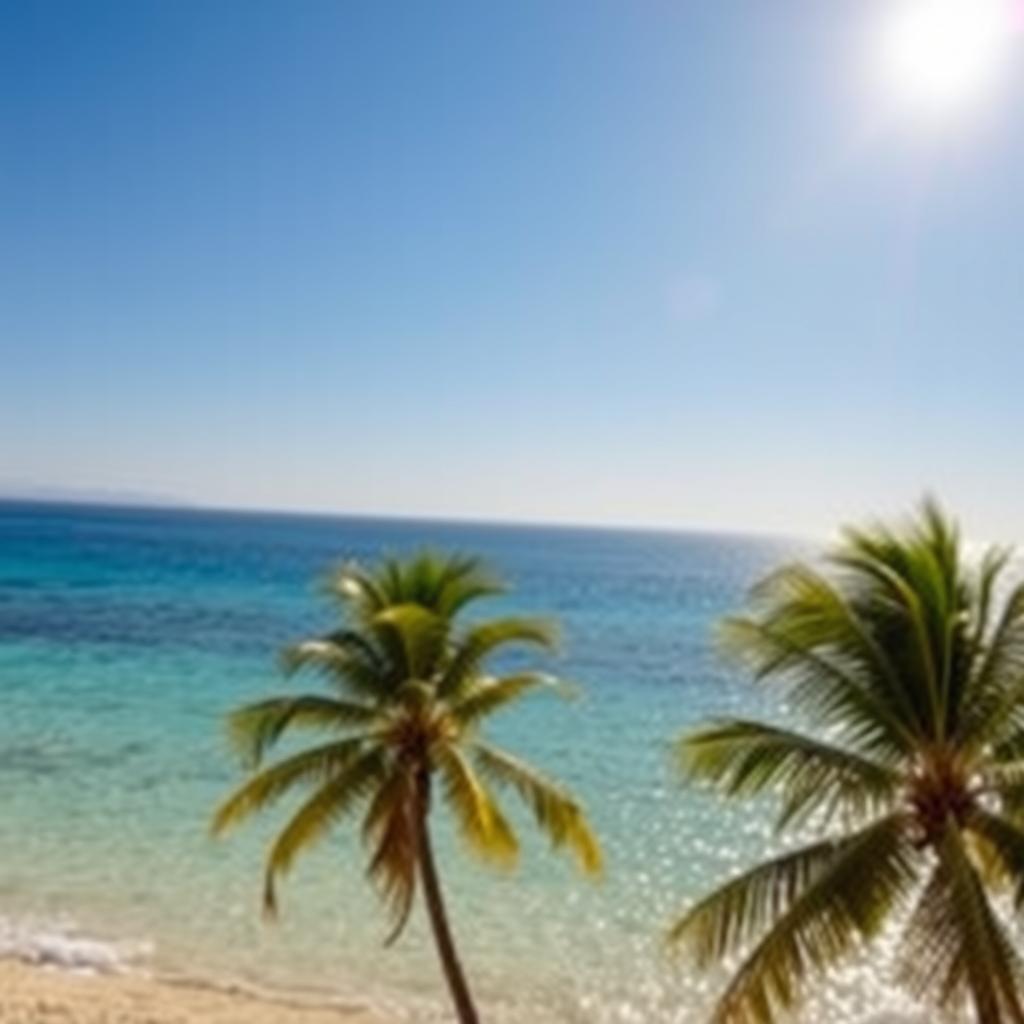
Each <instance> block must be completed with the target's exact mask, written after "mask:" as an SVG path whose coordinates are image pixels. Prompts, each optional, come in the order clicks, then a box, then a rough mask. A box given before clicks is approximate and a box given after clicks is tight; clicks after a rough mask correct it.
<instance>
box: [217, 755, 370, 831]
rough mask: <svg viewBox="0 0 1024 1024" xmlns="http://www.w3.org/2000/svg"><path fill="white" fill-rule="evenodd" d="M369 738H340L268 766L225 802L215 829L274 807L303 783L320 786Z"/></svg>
mask: <svg viewBox="0 0 1024 1024" xmlns="http://www.w3.org/2000/svg"><path fill="white" fill-rule="evenodd" d="M366 742H367V741H366V738H365V737H363V736H355V737H352V738H351V739H344V740H336V741H335V742H333V743H326V744H324V745H323V746H319V747H313V748H312V749H311V750H304V751H303V752H302V753H300V754H294V755H293V756H291V757H288V758H285V760H283V761H279V762H278V763H277V764H274V765H271V766H270V767H268V768H264V769H263V770H262V771H261V772H258V773H257V774H256V775H254V776H253V777H252V778H250V779H248V780H247V781H246V782H245V783H243V784H242V786H240V787H239V788H238V789H237V790H236V791H235V792H234V793H233V794H232V795H231V796H230V797H228V799H227V800H226V801H225V802H224V803H223V804H221V806H220V808H219V809H218V811H217V813H216V814H215V815H214V818H213V823H212V826H211V829H212V831H213V833H214V835H220V834H222V833H223V832H226V831H227V830H228V829H229V828H232V827H233V826H235V825H237V824H239V823H240V822H242V821H244V820H245V819H246V818H248V817H250V816H251V815H252V814H254V813H256V812H257V811H262V810H266V809H267V808H268V807H271V806H273V804H275V803H276V802H277V801H278V800H279V799H280V798H281V797H282V796H284V795H285V794H286V793H288V792H290V791H291V790H293V789H296V788H298V787H300V786H310V785H319V784H322V783H323V782H326V781H328V780H329V779H332V778H334V777H336V776H337V775H338V774H339V773H341V772H343V771H344V770H345V769H346V768H347V767H348V766H349V765H350V764H352V762H353V761H354V760H355V759H356V758H357V757H358V756H359V754H360V753H361V752H362V750H363V747H364V745H365V744H366Z"/></svg>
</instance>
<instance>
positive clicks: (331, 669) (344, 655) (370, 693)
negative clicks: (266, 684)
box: [280, 628, 395, 700]
mask: <svg viewBox="0 0 1024 1024" xmlns="http://www.w3.org/2000/svg"><path fill="white" fill-rule="evenodd" d="M280 660H281V667H282V669H283V670H284V671H285V673H287V674H288V675H293V674H294V673H296V672H298V671H300V670H302V669H313V670H314V671H317V672H319V673H321V674H322V675H324V676H326V677H327V679H328V680H330V681H331V682H332V683H334V684H335V685H336V686H338V687H339V688H340V689H341V690H342V691H343V692H346V693H350V694H353V695H355V696H357V697H360V698H363V699H370V700H381V699H383V698H384V697H386V696H387V693H388V691H389V688H390V684H391V683H392V682H393V679H394V675H395V673H394V668H393V666H391V665H389V664H388V663H387V662H386V660H385V659H384V657H383V655H382V654H381V652H379V651H378V650H377V649H376V648H375V647H374V645H373V643H372V642H371V640H370V639H369V638H368V637H367V636H366V635H364V634H362V633H360V632H357V631H356V630H353V629H348V628H345V629H338V630H335V631H334V632H333V633H329V634H327V635H326V636H323V637H317V638H315V639H311V640H303V641H300V642H299V643H296V644H292V645H290V646H289V647H286V648H285V649H284V650H283V651H282V652H281V658H280Z"/></svg>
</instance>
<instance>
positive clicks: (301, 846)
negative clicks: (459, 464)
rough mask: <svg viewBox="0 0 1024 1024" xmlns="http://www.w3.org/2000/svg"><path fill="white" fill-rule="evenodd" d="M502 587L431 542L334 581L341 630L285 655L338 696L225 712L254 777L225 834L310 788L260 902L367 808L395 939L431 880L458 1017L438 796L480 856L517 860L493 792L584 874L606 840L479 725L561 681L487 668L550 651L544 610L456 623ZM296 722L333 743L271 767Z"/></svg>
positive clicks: (222, 820) (469, 1014) (463, 986)
mask: <svg viewBox="0 0 1024 1024" xmlns="http://www.w3.org/2000/svg"><path fill="white" fill-rule="evenodd" d="M501 589H502V587H501V585H500V584H499V583H498V582H497V581H496V580H495V579H493V578H492V577H491V576H490V575H488V574H487V573H486V572H485V571H484V570H483V569H482V567H481V566H480V564H479V563H478V562H477V561H476V560H474V559H470V558H461V557H448V558H446V557H440V556H436V555H431V554H423V555H420V556H417V557H414V558H412V559H409V560H407V561H398V560H387V561H384V562H383V563H382V564H381V565H380V566H379V567H378V568H376V569H375V570H373V571H365V570H363V569H360V568H358V567H356V566H349V567H346V568H344V569H342V570H341V571H339V572H338V573H336V574H335V575H334V576H333V577H332V578H331V580H330V581H329V584H328V591H329V594H330V595H331V596H332V597H333V598H334V599H335V600H336V602H337V603H338V605H339V610H340V612H341V613H342V623H341V624H340V626H339V628H337V629H336V630H334V631H333V632H330V633H328V634H327V635H325V636H321V637H318V638H316V639H311V640H306V641H304V642H302V643H299V644H297V645H296V646H294V647H292V648H290V649H288V650H287V651H286V652H285V654H284V664H285V667H286V669H287V670H288V671H289V672H294V671H297V670H300V669H310V670H315V671H319V672H320V673H321V674H322V676H323V677H325V679H326V682H327V684H328V692H327V693H325V694H308V695H302V696H282V697H274V698H271V699H269V700H262V701H259V702H257V703H255V704H249V705H248V706H246V707H243V708H241V709H240V710H238V711H237V712H235V713H234V714H233V715H232V716H231V719H230V732H231V735H232V737H233V739H234V741H235V743H236V744H237V745H238V746H239V748H240V750H241V752H242V754H243V755H244V756H245V757H246V758H247V759H248V761H249V762H250V764H251V766H252V768H253V769H254V770H255V774H254V775H252V777H251V778H249V779H248V780H247V781H246V782H245V784H244V785H243V786H242V787H241V788H240V789H239V790H238V791H237V792H236V793H235V794H234V795H233V796H231V797H230V798H229V799H228V800H227V802H226V803H224V804H223V806H221V808H220V809H219V811H218V812H217V815H216V817H215V820H214V825H213V827H214V831H215V832H216V833H221V832H223V831H224V830H225V829H228V828H229V827H231V826H233V825H236V824H237V823H239V822H241V821H242V820H243V819H246V818H248V817H249V816H250V815H252V814H254V813H255V812H257V811H264V810H266V809H268V808H270V807H271V806H272V805H274V804H276V803H277V802H278V800H279V799H281V798H282V797H284V796H285V795H286V794H289V793H291V792H293V791H295V790H302V791H306V796H305V800H304V802H303V803H302V804H301V805H300V806H299V808H298V810H297V811H296V812H295V813H294V816H293V817H292V818H291V819H290V820H289V821H288V823H287V825H286V826H285V827H284V829H283V831H282V832H281V833H280V834H279V835H278V837H277V839H276V841H275V842H274V843H273V845H272V847H271V849H270V852H269V856H268V859H267V865H266V874H265V885H264V903H265V907H266V909H267V911H268V912H271V913H273V912H274V911H275V910H276V906H277V895H276V882H277V880H278V879H279V878H280V877H281V876H283V875H284V874H286V873H287V872H288V870H289V869H290V868H291V867H292V865H293V863H294V862H295V859H296V857H297V856H298V855H299V854H301V853H303V852H304V851H306V850H308V849H309V848H310V847H312V846H313V845H314V844H315V843H317V842H319V841H321V840H323V839H325V838H326V837H327V836H328V834H329V833H330V832H331V831H332V830H333V829H335V828H336V827H338V826H340V825H341V824H343V823H344V822H345V821H346V820H347V819H356V818H357V817H358V818H360V819H361V832H362V837H363V839H364V841H365V843H366V845H367V849H368V863H367V868H366V873H367V876H368V878H369V879H370V881H371V882H372V883H373V884H374V885H375V887H376V889H377V890H378V892H379V894H380V896H381V897H382V898H383V901H384V903H385V904H386V906H387V908H388V910H389V911H390V915H391V931H390V934H389V936H388V939H387V941H388V943H391V942H393V941H394V940H395V939H396V938H397V937H398V936H399V935H400V934H401V932H402V930H403V928H404V927H405V924H406V922H407V920H408V918H409V914H410V911H411V910H412V907H413V903H414V897H415V895H416V892H417V888H418V887H419V886H422V890H423V897H424V901H425V905H426V910H427V914H428V917H429V920H430V924H431V927H432V930H433V935H434V939H435V942H436V945H437V949H438V953H439V956H440V960H441V964H442V967H443V970H444V974H445V977H446V980H447V983H448V986H449V989H450V991H451V996H452V999H453V1001H454V1004H455V1008H456V1011H457V1014H458V1018H459V1020H460V1021H461V1022H462V1024H475V1022H476V1021H477V1020H478V1017H477V1013H476V1010H475V1008H474V1004H473V1000H472V997H471V994H470V990H469V986H468V984H467V981H466V977H465V974H464V972H463V969H462V965H461V963H460V961H459V957H458V954H457V952H456V949H455V943H454V939H453V936H452V932H451V928H450V926H449V922H448V915H447V912H446V909H445V903H444V898H443V895H442V890H441V884H440V881H439V877H438V869H437V864H436V861H435V856H434V848H433V844H432V841H431V831H430V821H431V812H432V810H433V809H434V807H435V804H437V803H439V802H440V803H442V804H444V805H445V806H446V807H447V809H448V810H449V811H450V812H451V814H452V815H453V817H454V820H455V823H456V825H457V827H458V830H459V832H460V834H461V836H462V838H463V839H464V840H465V842H466V845H467V846H468V847H469V849H470V850H471V851H472V852H473V853H475V854H477V855H479V856H480V857H482V858H483V859H484V860H486V861H489V862H491V863H494V864H497V865H501V866H510V865H512V864H514V863H515V861H516V858H517V854H518V852H519V843H518V841H517V838H516V834H515V831H514V829H513V827H512V825H511V823H510V822H509V820H508V818H507V817H506V816H505V812H504V811H503V810H502V808H501V805H500V803H499V800H498V792H499V791H501V790H511V791H512V792H513V793H515V794H516V795H517V796H519V797H520V798H521V799H522V800H523V801H525V803H526V805H527V806H528V808H529V810H530V811H531V812H532V814H533V816H534V818H535V819H536V822H537V825H538V826H539V827H540V829H541V830H542V831H543V832H545V833H546V834H547V836H548V837H549V838H550V840H551V843H552V845H553V846H554V847H564V848H566V849H568V850H569V851H570V852H572V853H573V854H575V856H576V858H577V860H578V861H579V864H580V865H581V867H582V868H583V869H584V870H585V871H587V872H592V873H593V872H597V871H599V869H600V865H601V855H600V851H599V847H598V844H597V841H596V840H595V838H594V836H593V834H592V833H591V831H590V828H589V827H588V825H587V822H586V819H585V817H584V815H583V812H582V810H581V809H580V806H579V804H578V803H577V802H576V801H575V800H574V799H573V798H572V797H571V796H570V795H569V794H568V792H567V791H566V790H565V789H563V788H562V787H561V786H559V785H557V784H555V783H554V782H552V781H550V780H548V779H547V778H546V777H545V776H543V775H542V774H540V773H539V772H538V771H536V770H535V769H534V768H532V767H530V766H529V765H527V764H526V763H525V762H523V761H521V760H520V759H518V758H516V757H514V756H513V755H512V754H510V753H508V752H506V751H505V750H502V749H499V748H498V747H496V746H493V745H492V744H490V743H488V742H486V740H485V739H484V738H483V736H482V732H481V729H482V726H483V725H484V723H485V722H486V720H487V719H488V718H489V717H490V716H491V715H493V714H494V713H495V712H498V711H500V710H502V709H503V708H505V707H507V706H508V705H510V704H512V703H514V702H515V701H517V700H519V699H520V698H522V697H524V696H525V695H527V694H529V693H531V692H534V691H538V690H546V689H552V688H553V687H555V688H557V687H558V684H557V683H556V682H555V681H554V680H552V678H551V677H550V676H548V675H545V674H544V673H542V672H538V671H534V670H526V669H524V670H516V671H513V672H511V673H508V674H492V673H490V672H489V671H488V669H487V665H488V662H489V661H490V660H491V659H492V657H493V656H494V655H495V654H497V653H499V652H500V651H502V650H504V649H506V648H509V647H512V646H516V645H519V646H525V647H526V648H540V649H548V648H550V647H551V646H552V644H553V642H554V631H553V628H552V626H551V624H550V623H548V622H546V621H544V620H539V619H532V618H497V619H488V620H483V621H474V622H469V623H465V622H463V621H462V613H463V612H464V611H465V610H466V609H467V608H468V607H469V606H470V605H471V604H472V603H474V602H475V601H477V600H478V599H481V598H484V597H487V596H490V595H493V594H496V593H498V592H499V591H501ZM300 729H309V730H313V731H319V732H321V733H324V734H326V735H325V737H324V739H325V741H324V742H322V743H318V744H317V745H315V746H311V747H309V748H308V749H304V750H302V751H301V752H298V753H293V754H291V755H290V756H287V757H284V758H283V759H281V760H278V761H276V762H275V763H272V764H270V765H269V766H266V767H264V766H263V765H264V760H265V758H266V755H267V754H268V753H269V752H270V751H271V749H272V748H273V747H274V745H275V744H276V743H277V741H278V740H280V739H281V737H282V736H284V735H285V734H286V733H290V732H292V731H294V730H300ZM438 798H439V799H438Z"/></svg>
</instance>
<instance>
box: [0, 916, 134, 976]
mask: <svg viewBox="0 0 1024 1024" xmlns="http://www.w3.org/2000/svg"><path fill="white" fill-rule="evenodd" d="M151 952H152V947H151V946H150V945H149V944H148V943H114V942H107V941H104V940H101V939H97V938H93V937H91V936H88V935H84V934H82V933H81V932H80V931H79V930H78V929H77V928H76V927H75V926H74V924H73V923H72V922H69V921H49V922H41V921H11V920H8V919H6V918H4V917H0V959H7V960H18V961H21V962H22V963H28V964H33V965H36V966H41V967H52V968H55V969H58V970H65V971H74V972H77V973H83V974H121V973H124V972H125V971H127V970H129V969H130V968H131V967H132V966H134V965H136V964H137V963H138V962H139V961H140V960H142V959H144V958H146V957H148V956H149V955H150V953H151Z"/></svg>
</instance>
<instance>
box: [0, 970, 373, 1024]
mask: <svg viewBox="0 0 1024 1024" xmlns="http://www.w3.org/2000/svg"><path fill="white" fill-rule="evenodd" d="M200 1022H201V1024H387V1022H386V1021H384V1020H382V1018H380V1017H377V1016H373V1015H371V1014H370V1013H369V1012H368V1011H367V1010H366V1009H364V1008H362V1007H359V1006H349V1005H344V1004H338V1005H336V1006H324V1005H313V1004H312V1003H307V1002H304V1001H302V1000H300V999H298V998H294V999H288V998H285V997H283V996H271V995H263V994H258V993H255V992H247V991H244V990H242V989H240V988H235V989H224V990H219V989H216V988H212V987H209V986H203V985H199V984H196V983H194V982H186V981H172V980H170V979H162V980H158V979H153V978H149V977H146V976H145V975H141V974H130V973H129V974H92V973H81V972H74V971H67V970H60V969H56V968H53V967H46V966H39V965H34V964H24V963H18V962H16V961H0V1024H200Z"/></svg>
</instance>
